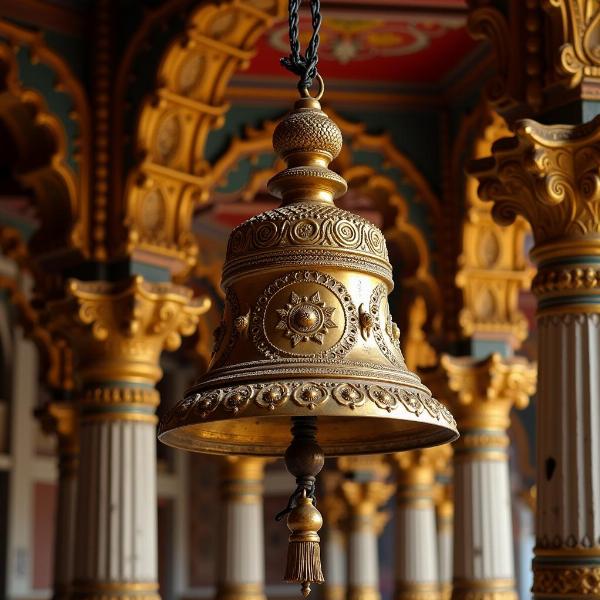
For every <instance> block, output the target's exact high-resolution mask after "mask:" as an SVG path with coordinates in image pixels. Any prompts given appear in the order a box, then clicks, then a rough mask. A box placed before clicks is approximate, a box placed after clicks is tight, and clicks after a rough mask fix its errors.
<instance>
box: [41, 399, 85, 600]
mask: <svg viewBox="0 0 600 600" xmlns="http://www.w3.org/2000/svg"><path fill="white" fill-rule="evenodd" d="M37 416H38V417H39V418H40V420H41V423H42V427H43V428H44V430H45V431H46V432H47V433H53V434H55V435H56V440H57V454H58V482H57V488H58V493H57V496H58V497H57V503H56V519H55V522H56V527H55V534H54V575H53V577H54V579H53V583H52V598H53V600H65V599H66V598H68V597H69V594H70V591H71V585H72V582H73V569H74V566H75V539H76V532H75V511H76V502H77V469H78V465H79V435H78V431H77V406H76V405H75V404H74V403H73V402H58V401H52V402H49V403H48V404H47V405H46V406H44V408H43V409H42V410H41V411H39V413H38V414H37Z"/></svg>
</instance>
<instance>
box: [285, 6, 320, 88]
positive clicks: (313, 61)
mask: <svg viewBox="0 0 600 600" xmlns="http://www.w3.org/2000/svg"><path fill="white" fill-rule="evenodd" d="M301 4H302V0H289V4H288V11H289V33H290V55H289V56H286V57H284V58H282V59H281V64H282V65H283V66H284V67H285V68H286V69H287V70H288V71H291V72H292V73H294V74H295V75H298V77H299V78H300V80H299V81H298V89H299V90H300V92H301V93H302V91H303V90H304V89H310V86H311V85H312V82H313V79H314V78H315V77H316V76H317V74H318V71H317V63H318V62H319V29H321V0H310V13H311V17H312V30H313V32H312V36H311V38H310V42H309V43H308V46H307V48H306V52H305V54H304V56H302V53H301V52H300V41H299V39H298V36H299V24H300V16H299V10H300V5H301Z"/></svg>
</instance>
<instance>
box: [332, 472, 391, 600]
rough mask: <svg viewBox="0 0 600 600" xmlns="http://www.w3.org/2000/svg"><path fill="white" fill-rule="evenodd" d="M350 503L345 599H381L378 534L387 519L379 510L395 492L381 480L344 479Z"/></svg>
mask: <svg viewBox="0 0 600 600" xmlns="http://www.w3.org/2000/svg"><path fill="white" fill-rule="evenodd" d="M342 492H343V493H344V497H345V499H346V501H347V503H348V507H349V519H348V521H349V523H348V592H347V600H381V593H380V591H379V558H378V550H377V538H378V537H379V535H380V534H381V532H382V531H383V528H384V527H385V524H386V523H387V521H388V520H389V515H388V513H387V512H383V511H381V510H380V509H381V507H382V506H384V505H385V504H386V502H387V501H388V500H389V499H390V497H391V496H392V494H393V493H394V485H392V484H389V483H385V482H383V481H363V482H360V481H344V482H343V483H342Z"/></svg>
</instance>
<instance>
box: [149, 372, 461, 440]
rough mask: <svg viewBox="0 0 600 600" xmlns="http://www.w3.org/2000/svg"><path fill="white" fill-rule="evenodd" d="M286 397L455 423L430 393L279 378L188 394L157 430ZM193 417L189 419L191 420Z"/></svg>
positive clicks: (269, 405)
mask: <svg viewBox="0 0 600 600" xmlns="http://www.w3.org/2000/svg"><path fill="white" fill-rule="evenodd" d="M289 399H292V400H293V401H294V403H295V404H297V405H298V406H301V407H305V408H308V409H309V410H313V409H315V408H316V407H317V406H318V407H321V406H322V405H325V404H326V403H327V402H329V401H330V400H334V401H335V402H336V403H337V404H339V405H341V406H345V407H347V408H349V409H352V410H354V409H355V408H358V407H360V406H363V405H364V404H365V403H366V402H367V401H370V402H372V403H374V404H375V405H376V406H377V407H378V408H380V409H382V410H385V411H386V412H388V413H390V412H392V411H395V410H397V409H398V408H401V409H403V410H405V411H406V412H408V413H412V414H414V415H416V416H419V415H420V414H422V413H423V411H426V412H427V413H428V414H429V415H430V416H431V417H432V418H434V419H435V420H436V421H444V422H446V423H447V424H449V425H450V426H452V427H455V426H456V422H455V420H454V417H453V416H452V414H451V413H450V411H449V410H448V409H447V408H446V407H445V406H444V405H443V404H441V403H440V402H438V401H437V400H435V399H434V398H432V397H431V395H430V394H428V393H426V392H424V391H419V390H405V389H398V388H396V387H387V386H382V385H377V384H351V383H333V382H329V383H325V382H316V381H307V382H305V383H298V382H297V381H282V382H276V383H275V382H274V383H259V384H244V385H241V386H235V387H228V388H225V389H221V390H207V391H205V392H201V393H194V394H190V395H188V396H187V397H186V398H185V399H184V400H183V401H181V402H179V403H178V404H176V405H175V406H174V407H172V408H171V410H170V411H169V412H168V413H167V414H166V415H165V417H164V418H163V419H162V420H161V425H160V431H161V432H164V431H165V430H168V429H171V428H172V427H173V426H179V425H181V424H182V423H185V422H187V420H188V419H189V418H190V413H191V412H192V411H195V412H196V413H197V414H199V415H200V417H201V418H202V419H207V418H210V416H211V414H213V413H214V412H215V411H216V410H217V408H218V407H219V405H220V404H222V406H223V409H224V410H226V411H229V412H231V411H233V412H234V414H236V415H237V414H238V412H239V413H241V412H243V411H245V410H247V409H248V408H249V407H250V406H252V404H255V405H256V406H258V407H261V408H263V409H267V410H269V411H275V410H276V409H278V408H280V407H281V406H283V405H284V404H285V403H286V402H287V401H288V400H289ZM192 420H193V419H192Z"/></svg>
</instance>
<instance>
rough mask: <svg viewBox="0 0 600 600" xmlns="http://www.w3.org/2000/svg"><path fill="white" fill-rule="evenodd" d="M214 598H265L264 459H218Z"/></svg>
mask: <svg viewBox="0 0 600 600" xmlns="http://www.w3.org/2000/svg"><path fill="white" fill-rule="evenodd" d="M221 461H222V463H221V515H222V517H221V518H222V527H221V535H220V538H219V540H220V543H221V544H222V545H221V549H220V550H221V551H220V557H219V563H218V564H219V567H218V568H219V572H218V581H217V600H265V599H266V596H265V591H264V581H265V566H264V563H265V550H264V519H263V487H264V467H265V462H266V461H265V459H264V458H255V457H242V456H227V457H223V458H222V459H221Z"/></svg>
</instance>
